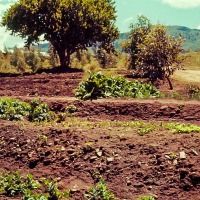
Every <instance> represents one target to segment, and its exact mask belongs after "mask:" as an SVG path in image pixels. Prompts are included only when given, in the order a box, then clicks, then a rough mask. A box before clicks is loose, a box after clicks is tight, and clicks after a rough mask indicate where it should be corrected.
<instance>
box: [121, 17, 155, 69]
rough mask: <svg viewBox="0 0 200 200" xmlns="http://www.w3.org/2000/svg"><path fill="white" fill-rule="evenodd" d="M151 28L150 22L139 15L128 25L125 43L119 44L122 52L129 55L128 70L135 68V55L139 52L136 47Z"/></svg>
mask: <svg viewBox="0 0 200 200" xmlns="http://www.w3.org/2000/svg"><path fill="white" fill-rule="evenodd" d="M151 27H152V24H151V22H150V20H149V19H148V18H147V17H145V16H143V15H139V16H138V17H137V21H136V22H135V23H131V24H130V27H129V28H130V31H129V33H128V35H127V41H126V42H124V43H122V44H121V46H122V49H123V51H125V52H126V53H128V54H130V69H135V68H136V65H137V63H136V62H137V53H138V52H139V47H138V45H139V44H141V43H142V42H143V41H144V38H145V37H146V35H147V34H148V33H149V32H150V30H151Z"/></svg>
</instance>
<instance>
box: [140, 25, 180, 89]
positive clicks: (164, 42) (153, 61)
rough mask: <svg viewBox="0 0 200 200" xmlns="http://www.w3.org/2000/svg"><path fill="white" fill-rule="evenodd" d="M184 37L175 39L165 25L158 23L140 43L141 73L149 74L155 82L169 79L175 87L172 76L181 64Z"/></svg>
mask: <svg viewBox="0 0 200 200" xmlns="http://www.w3.org/2000/svg"><path fill="white" fill-rule="evenodd" d="M182 41H183V40H182V38H181V37H180V38H179V39H175V38H174V37H172V36H170V35H168V34H167V28H166V26H164V25H160V24H157V25H155V26H153V28H152V30H151V31H150V32H149V33H148V34H147V35H146V37H145V39H144V41H143V42H142V43H140V44H139V45H138V48H139V49H140V51H139V52H138V54H137V57H138V58H137V64H138V68H139V70H140V72H141V73H143V74H145V73H146V74H147V73H148V77H149V79H150V80H151V82H154V81H155V80H157V79H160V80H165V79H167V80H168V82H169V85H170V89H173V86H172V83H171V81H170V76H171V75H172V74H173V73H174V71H175V70H176V69H177V68H178V67H179V66H180V62H181V59H180V56H179V55H180V53H181V52H182Z"/></svg>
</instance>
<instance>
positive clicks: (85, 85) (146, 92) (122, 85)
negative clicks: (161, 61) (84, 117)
mask: <svg viewBox="0 0 200 200" xmlns="http://www.w3.org/2000/svg"><path fill="white" fill-rule="evenodd" d="M159 95H160V92H159V91H158V90H157V89H156V88H155V87H154V86H153V85H152V84H151V83H142V82H139V81H135V82H134V81H128V80H126V79H125V78H124V77H123V76H118V77H112V76H110V75H103V74H102V73H101V72H98V73H92V72H90V76H89V77H88V79H87V80H86V81H84V82H81V83H80V84H79V86H78V88H77V89H76V94H75V96H76V97H77V98H79V99H82V100H87V99H97V98H106V97H133V98H148V97H159Z"/></svg>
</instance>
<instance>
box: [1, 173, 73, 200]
mask: <svg viewBox="0 0 200 200" xmlns="http://www.w3.org/2000/svg"><path fill="white" fill-rule="evenodd" d="M43 188H45V191H44V193H41V194H38V193H35V190H36V191H38V189H40V190H42V189H43ZM0 194H5V195H6V196H16V195H19V194H21V195H22V196H23V200H59V199H62V198H69V197H70V191H67V190H66V191H64V192H60V191H59V190H58V188H57V186H56V181H55V180H53V181H49V180H47V179H44V180H43V181H42V183H41V184H40V183H39V182H38V181H37V180H34V179H33V176H32V175H31V174H27V176H26V177H23V176H21V175H20V172H19V171H16V172H14V173H11V174H7V173H4V174H3V176H0Z"/></svg>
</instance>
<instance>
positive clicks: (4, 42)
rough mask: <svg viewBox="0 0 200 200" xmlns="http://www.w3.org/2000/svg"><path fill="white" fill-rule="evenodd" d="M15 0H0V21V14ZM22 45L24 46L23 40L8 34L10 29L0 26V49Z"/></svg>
mask: <svg viewBox="0 0 200 200" xmlns="http://www.w3.org/2000/svg"><path fill="white" fill-rule="evenodd" d="M16 1H17V0H0V21H1V15H2V14H3V13H4V12H5V11H6V10H7V9H8V8H9V7H10V5H11V4H13V3H14V2H16ZM5 46H6V47H13V46H17V47H22V46H24V40H22V39H21V38H20V37H15V36H12V35H11V34H10V31H6V28H5V27H0V50H3V49H4V47H5Z"/></svg>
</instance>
